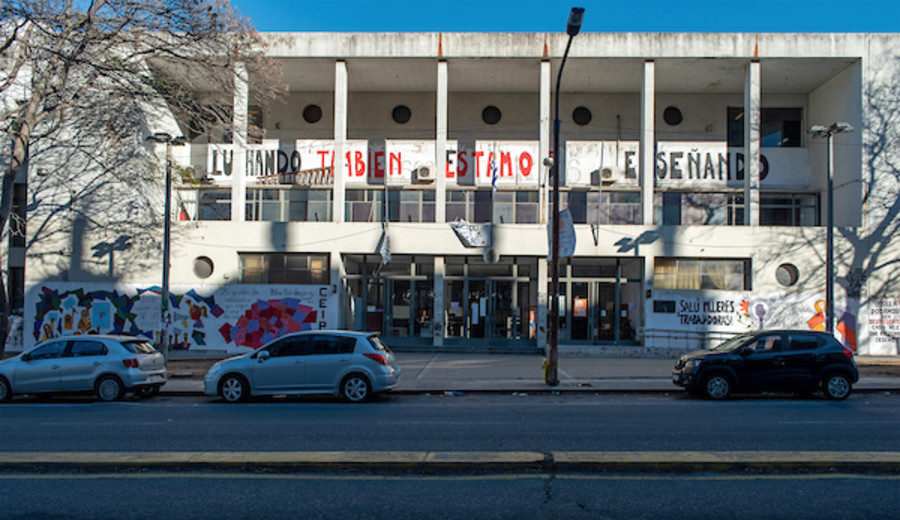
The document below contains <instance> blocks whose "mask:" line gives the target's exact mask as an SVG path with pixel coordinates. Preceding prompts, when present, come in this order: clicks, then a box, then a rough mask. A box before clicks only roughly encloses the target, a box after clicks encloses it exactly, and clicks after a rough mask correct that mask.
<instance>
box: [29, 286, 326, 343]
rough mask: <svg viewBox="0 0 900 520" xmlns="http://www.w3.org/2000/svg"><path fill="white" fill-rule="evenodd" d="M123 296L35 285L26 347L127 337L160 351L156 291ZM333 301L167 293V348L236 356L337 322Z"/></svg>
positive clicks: (284, 293) (239, 289)
mask: <svg viewBox="0 0 900 520" xmlns="http://www.w3.org/2000/svg"><path fill="white" fill-rule="evenodd" d="M101 287H102V286H101ZM184 289H186V290H184ZM125 291H127V292H125ZM125 291H123V290H121V289H116V290H102V289H100V290H90V289H88V288H84V287H79V286H77V285H75V284H65V283H61V284H41V285H36V286H34V288H33V290H32V294H33V295H34V296H33V298H36V302H35V304H34V305H33V306H32V307H31V309H33V312H34V313H33V316H27V318H28V319H33V323H34V328H33V329H32V331H31V334H30V336H31V338H29V343H31V342H32V341H33V342H34V343H37V342H40V341H44V340H47V339H51V338H55V337H59V336H70V335H82V334H126V335H131V336H144V337H146V338H147V339H149V340H150V341H151V342H152V343H154V344H155V345H159V344H160V340H161V337H160V335H161V331H162V329H163V326H162V324H163V320H162V316H161V315H160V298H161V296H162V291H161V289H160V287H158V286H151V287H146V288H145V287H136V286H132V287H131V288H130V289H128V288H126V289H125ZM331 295H332V293H331V291H329V290H328V288H327V287H324V286H275V285H268V286H253V285H237V286H225V287H220V288H217V290H216V293H215V296H202V295H201V294H199V293H198V292H197V291H196V290H194V289H190V288H186V287H185V288H183V292H179V291H177V290H175V291H173V292H171V293H170V294H169V315H168V316H167V317H166V319H167V320H168V323H169V326H168V338H167V339H168V344H169V346H170V348H171V349H173V350H189V349H191V348H199V349H211V350H226V351H230V352H234V351H238V352H239V351H240V349H246V348H252V349H257V348H259V347H260V346H262V345H264V344H265V343H267V342H268V341H271V340H272V339H275V338H277V337H280V336H282V335H284V334H288V333H291V332H296V331H300V330H312V329H321V328H328V326H329V324H330V323H332V320H334V319H335V318H334V317H332V316H331V313H329V312H328V310H329V302H330V297H331ZM32 301H34V300H32ZM215 331H218V332H219V334H215ZM32 338H33V339H32ZM32 344H33V343H32Z"/></svg>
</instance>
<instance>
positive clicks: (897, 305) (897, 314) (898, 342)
mask: <svg viewBox="0 0 900 520" xmlns="http://www.w3.org/2000/svg"><path fill="white" fill-rule="evenodd" d="M868 307H869V312H868V316H869V320H868V330H867V332H868V334H869V337H868V344H869V353H870V354H872V355H879V356H896V355H898V354H900V298H884V299H880V300H872V301H870V302H869V305H868Z"/></svg>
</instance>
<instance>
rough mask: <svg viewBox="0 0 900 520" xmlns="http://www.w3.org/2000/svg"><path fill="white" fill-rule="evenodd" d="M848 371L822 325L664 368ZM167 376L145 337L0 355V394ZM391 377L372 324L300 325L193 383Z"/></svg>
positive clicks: (240, 390) (776, 385)
mask: <svg viewBox="0 0 900 520" xmlns="http://www.w3.org/2000/svg"><path fill="white" fill-rule="evenodd" d="M858 379H859V370H858V368H857V366H856V361H855V360H854V357H853V351H852V350H850V349H848V348H846V347H844V346H843V345H841V344H840V343H839V342H838V341H837V340H836V339H835V338H834V337H833V336H832V335H830V334H826V333H823V332H814V331H800V330H770V331H760V332H753V333H746V334H738V335H736V336H733V337H732V338H730V339H728V340H727V341H725V342H723V343H722V344H720V345H718V346H716V347H714V348H712V349H711V350H702V351H697V352H692V353H689V354H685V355H684V356H681V358H680V359H679V360H678V361H677V362H676V363H675V366H674V369H673V373H672V382H673V383H674V384H676V385H678V386H682V387H684V388H686V389H687V390H688V391H689V392H691V393H697V394H702V395H705V396H706V397H708V398H710V399H724V398H726V397H728V396H729V395H731V394H732V393H733V392H759V391H762V392H780V391H789V392H800V393H809V394H811V393H813V392H815V391H816V390H818V389H821V390H822V392H823V393H824V395H825V397H826V398H828V399H846V398H847V397H848V396H849V395H850V393H851V391H852V388H853V384H855V383H856V382H857V381H858ZM167 380H168V373H167V371H166V365H165V359H164V358H163V356H162V354H160V353H159V352H158V351H157V350H156V349H155V348H153V346H152V345H151V344H150V343H149V342H148V341H147V340H146V339H143V338H135V337H130V336H102V335H91V336H73V337H64V338H56V339H52V340H48V341H46V342H44V343H41V344H39V345H37V346H35V347H34V348H32V349H31V350H29V351H27V352H24V353H22V354H20V355H18V356H15V357H12V358H10V359H7V360H3V361H0V401H7V400H9V399H10V398H12V396H13V395H15V394H36V395H45V394H46V395H49V394H56V393H93V394H94V395H96V397H97V399H99V400H101V401H115V400H118V399H121V398H122V396H123V395H124V394H125V393H127V392H133V393H138V394H140V395H153V394H155V393H157V392H159V389H160V387H161V386H162V385H164V384H165V383H166V381H167ZM399 381H400V367H399V366H398V365H397V362H396V360H395V359H394V355H393V353H392V352H391V351H390V349H388V348H387V347H386V346H385V345H384V343H382V341H381V339H380V338H379V337H378V335H377V334H376V333H367V332H351V331H305V332H297V333H293V334H288V335H286V336H282V337H280V338H277V339H275V340H273V341H272V342H270V343H268V344H267V345H265V346H263V347H261V348H259V349H258V350H255V351H253V352H249V353H247V354H243V355H240V356H235V357H232V358H228V359H224V360H222V361H219V362H217V363H215V364H214V365H213V366H212V367H211V368H210V369H209V371H208V372H207V373H206V376H205V377H204V380H203V384H204V393H205V394H206V395H208V396H219V397H221V398H222V399H223V400H225V401H227V402H240V401H244V400H246V399H247V398H249V397H250V396H265V395H307V394H330V395H336V396H341V397H343V398H344V399H346V400H347V401H351V402H361V401H365V400H367V399H368V398H369V397H371V396H372V395H373V394H376V393H380V392H386V391H389V390H391V389H393V388H395V387H396V386H397V384H398V383H399Z"/></svg>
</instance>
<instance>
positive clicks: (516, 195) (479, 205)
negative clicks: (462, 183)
mask: <svg viewBox="0 0 900 520" xmlns="http://www.w3.org/2000/svg"><path fill="white" fill-rule="evenodd" d="M446 215H447V221H448V222H453V221H455V220H459V219H462V220H466V221H468V222H492V221H494V222H497V223H498V224H537V223H538V219H540V195H539V194H538V192H537V191H536V190H519V191H508V190H500V191H494V192H492V191H491V190H490V189H486V190H449V191H448V192H447V212H446Z"/></svg>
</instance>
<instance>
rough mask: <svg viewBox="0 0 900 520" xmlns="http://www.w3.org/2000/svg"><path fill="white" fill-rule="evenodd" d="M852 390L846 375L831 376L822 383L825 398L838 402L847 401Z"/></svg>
mask: <svg viewBox="0 0 900 520" xmlns="http://www.w3.org/2000/svg"><path fill="white" fill-rule="evenodd" d="M852 388H853V387H852V386H851V384H850V380H849V379H848V378H847V376H845V375H844V374H829V375H828V377H826V378H825V382H824V383H822V391H823V392H824V393H825V397H826V398H828V399H832V400H836V401H839V400H842V399H846V398H847V396H849V395H850V391H851V390H852Z"/></svg>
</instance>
